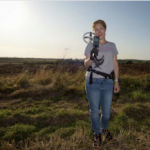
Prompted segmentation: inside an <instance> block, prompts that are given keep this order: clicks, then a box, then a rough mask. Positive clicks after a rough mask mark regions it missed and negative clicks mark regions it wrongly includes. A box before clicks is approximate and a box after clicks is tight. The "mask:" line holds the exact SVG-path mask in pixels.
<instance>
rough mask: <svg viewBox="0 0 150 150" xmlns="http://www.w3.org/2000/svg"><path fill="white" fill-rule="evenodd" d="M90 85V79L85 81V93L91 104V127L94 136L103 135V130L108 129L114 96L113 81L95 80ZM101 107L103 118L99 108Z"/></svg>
mask: <svg viewBox="0 0 150 150" xmlns="http://www.w3.org/2000/svg"><path fill="white" fill-rule="evenodd" d="M92 82H93V83H92V84H89V77H86V79H85V91H86V96H87V99H88V102H89V108H90V117H91V126H92V130H93V131H94V134H100V133H102V132H101V130H102V129H108V125H109V119H110V108H111V104H112V96H113V80H112V79H103V78H93V79H92ZM100 106H101V118H100V116H99V108H100Z"/></svg>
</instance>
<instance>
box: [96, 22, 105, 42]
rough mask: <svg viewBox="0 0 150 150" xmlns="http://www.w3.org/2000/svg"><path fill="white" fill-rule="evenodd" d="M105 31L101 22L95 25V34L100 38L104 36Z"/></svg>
mask: <svg viewBox="0 0 150 150" xmlns="http://www.w3.org/2000/svg"><path fill="white" fill-rule="evenodd" d="M105 32H106V29H105V28H104V27H103V25H102V24H96V25H95V30H94V33H95V35H96V36H99V39H100V40H101V39H104V38H105Z"/></svg>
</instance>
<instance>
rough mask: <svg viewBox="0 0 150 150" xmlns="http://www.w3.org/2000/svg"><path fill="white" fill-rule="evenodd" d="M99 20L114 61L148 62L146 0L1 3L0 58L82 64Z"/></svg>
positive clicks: (148, 7) (149, 24)
mask: <svg viewBox="0 0 150 150" xmlns="http://www.w3.org/2000/svg"><path fill="white" fill-rule="evenodd" d="M99 19H101V20H104V21H105V22H106V24H107V31H106V40H107V41H110V42H113V43H115V44H116V47H117V50H118V52H119V54H118V56H117V57H118V59H140V60H150V1H0V57H29V58H63V57H64V58H73V59H83V58H85V56H84V51H85V48H86V45H87V43H85V42H84V41H83V35H84V34H85V33H86V32H93V31H92V24H93V22H94V21H96V20H99Z"/></svg>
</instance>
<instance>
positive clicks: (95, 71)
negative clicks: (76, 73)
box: [87, 66, 114, 84]
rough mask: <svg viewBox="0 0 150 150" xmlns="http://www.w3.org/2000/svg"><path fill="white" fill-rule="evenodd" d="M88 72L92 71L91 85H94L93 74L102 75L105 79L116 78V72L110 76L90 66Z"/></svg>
mask: <svg viewBox="0 0 150 150" xmlns="http://www.w3.org/2000/svg"><path fill="white" fill-rule="evenodd" d="M87 71H91V74H90V81H89V84H92V78H93V72H94V73H96V74H99V75H102V76H103V77H105V79H113V78H114V71H112V72H111V73H110V74H107V73H104V72H100V71H97V70H94V69H92V66H90V67H89V68H88V70H87Z"/></svg>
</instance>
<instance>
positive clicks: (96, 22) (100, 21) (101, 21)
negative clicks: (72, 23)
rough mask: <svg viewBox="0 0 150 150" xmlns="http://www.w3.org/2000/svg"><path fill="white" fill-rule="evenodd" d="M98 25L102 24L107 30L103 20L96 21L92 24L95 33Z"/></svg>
mask: <svg viewBox="0 0 150 150" xmlns="http://www.w3.org/2000/svg"><path fill="white" fill-rule="evenodd" d="M96 24H101V25H102V26H103V27H104V28H105V29H106V28H107V26H106V23H105V21H103V20H96V21H94V22H93V24H92V28H93V31H94V29H95V25H96Z"/></svg>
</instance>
